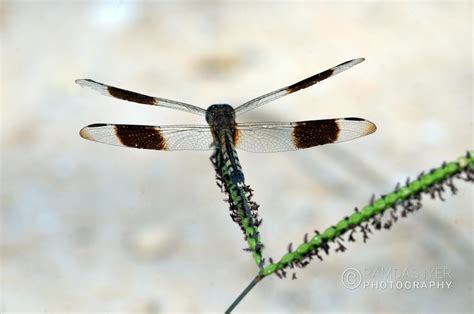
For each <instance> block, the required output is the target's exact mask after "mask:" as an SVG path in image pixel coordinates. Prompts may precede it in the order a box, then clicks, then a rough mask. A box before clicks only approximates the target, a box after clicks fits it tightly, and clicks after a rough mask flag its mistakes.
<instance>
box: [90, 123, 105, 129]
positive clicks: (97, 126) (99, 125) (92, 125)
mask: <svg viewBox="0 0 474 314" xmlns="http://www.w3.org/2000/svg"><path fill="white" fill-rule="evenodd" d="M107 125H108V124H107V123H94V124H91V125H88V126H87V127H88V128H99V127H103V126H107Z"/></svg>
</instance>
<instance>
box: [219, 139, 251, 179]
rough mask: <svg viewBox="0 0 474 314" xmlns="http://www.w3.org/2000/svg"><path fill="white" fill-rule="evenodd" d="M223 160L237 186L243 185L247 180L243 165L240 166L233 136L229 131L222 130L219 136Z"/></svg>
mask: <svg viewBox="0 0 474 314" xmlns="http://www.w3.org/2000/svg"><path fill="white" fill-rule="evenodd" d="M219 142H220V150H221V154H222V162H223V163H224V164H225V166H226V168H227V169H228V173H229V177H230V180H231V181H232V182H233V183H234V184H236V185H237V186H243V185H244V182H245V178H244V173H243V172H242V166H240V162H239V157H238V156H237V152H236V151H235V148H234V143H233V142H232V137H231V136H229V134H228V132H222V133H221V134H220V136H219Z"/></svg>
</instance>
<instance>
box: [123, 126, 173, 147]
mask: <svg viewBox="0 0 474 314" xmlns="http://www.w3.org/2000/svg"><path fill="white" fill-rule="evenodd" d="M115 134H116V135H117V138H118V139H119V140H120V142H121V143H122V144H123V145H125V146H128V147H135V148H143V149H155V150H167V149H168V148H167V144H166V139H165V138H164V137H163V135H162V134H161V132H160V130H158V129H156V128H155V127H150V126H138V125H116V126H115Z"/></svg>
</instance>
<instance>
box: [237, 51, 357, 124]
mask: <svg viewBox="0 0 474 314" xmlns="http://www.w3.org/2000/svg"><path fill="white" fill-rule="evenodd" d="M364 60H365V59H364V58H358V59H353V60H350V61H346V62H344V63H341V64H339V65H336V66H335V67H332V68H330V69H328V70H326V71H323V72H321V73H318V74H316V75H313V76H311V77H308V78H306V79H304V80H302V81H299V82H298V83H295V84H292V85H290V86H287V87H283V88H280V89H277V90H275V91H273V92H270V93H268V94H265V95H262V96H260V97H257V98H255V99H252V100H250V101H248V102H246V103H245V104H243V105H240V106H239V107H237V108H235V114H236V115H237V116H239V115H241V114H243V113H244V112H247V111H249V110H253V109H255V108H257V107H260V106H262V105H264V104H266V103H269V102H271V101H273V100H275V99H278V98H280V97H283V96H286V95H289V94H291V93H294V92H296V91H299V90H300V89H304V88H307V87H310V86H312V85H314V84H316V83H318V82H321V81H322V80H325V79H327V78H330V77H331V76H334V75H336V74H338V73H341V72H343V71H345V70H347V69H349V68H351V67H353V66H354V65H356V64H359V63H361V62H362V61H364Z"/></svg>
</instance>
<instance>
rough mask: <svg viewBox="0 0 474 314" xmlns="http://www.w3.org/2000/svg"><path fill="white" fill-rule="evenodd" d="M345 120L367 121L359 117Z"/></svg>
mask: <svg viewBox="0 0 474 314" xmlns="http://www.w3.org/2000/svg"><path fill="white" fill-rule="evenodd" d="M344 120H349V121H366V120H365V119H362V118H357V117H349V118H344Z"/></svg>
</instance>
